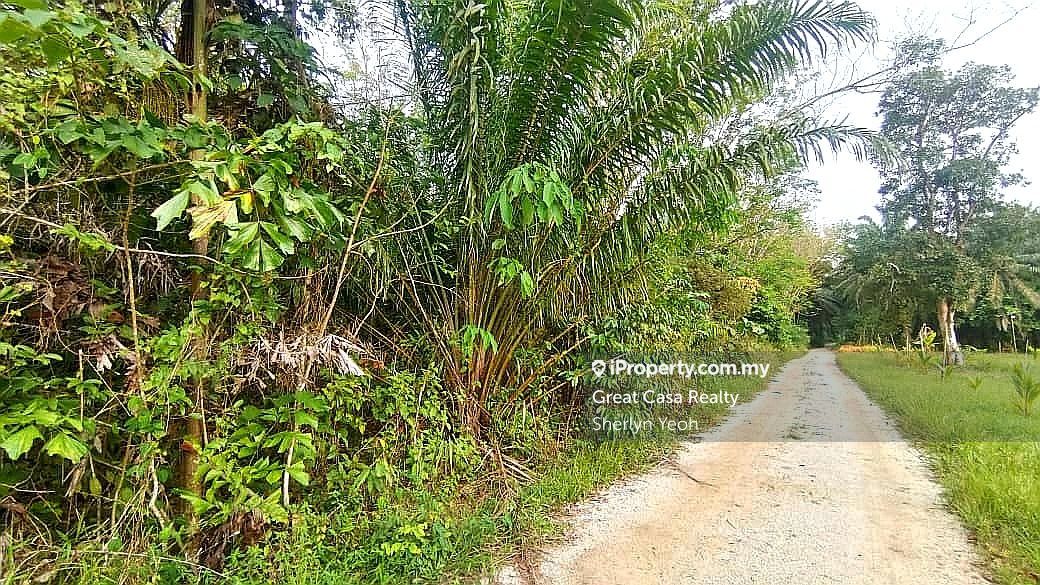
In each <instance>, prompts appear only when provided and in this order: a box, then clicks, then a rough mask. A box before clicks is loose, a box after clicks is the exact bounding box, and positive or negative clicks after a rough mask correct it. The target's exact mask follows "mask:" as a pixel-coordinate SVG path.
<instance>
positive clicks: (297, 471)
mask: <svg viewBox="0 0 1040 585" xmlns="http://www.w3.org/2000/svg"><path fill="white" fill-rule="evenodd" d="M286 471H288V472H289V477H291V478H293V479H294V480H296V483H298V484H300V485H304V486H305V485H310V483H311V476H310V475H309V474H308V473H307V472H306V471H305V470H304V469H303V463H293V464H292V465H290V466H289V467H287V468H286Z"/></svg>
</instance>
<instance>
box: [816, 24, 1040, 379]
mask: <svg viewBox="0 0 1040 585" xmlns="http://www.w3.org/2000/svg"><path fill="white" fill-rule="evenodd" d="M944 49H945V46H944V44H943V43H942V42H941V41H935V40H927V39H912V40H908V41H905V42H903V43H902V45H901V46H900V50H899V53H898V54H897V56H896V58H895V61H896V63H897V64H898V65H899V69H898V75H896V76H895V77H894V78H893V79H892V80H891V82H890V83H888V84H887V85H885V86H884V87H883V90H884V91H883V93H882V95H881V100H880V109H881V112H880V113H881V114H882V116H883V122H882V134H883V135H884V137H885V138H886V139H887V140H888V141H889V143H890V144H891V145H893V147H894V148H895V149H896V150H897V151H898V152H899V155H900V156H899V159H900V160H901V161H902V163H901V164H899V165H886V166H882V167H881V169H882V175H883V178H884V184H883V185H882V188H881V195H882V201H881V205H880V206H879V207H878V210H879V211H880V214H881V221H880V222H879V223H878V222H874V221H872V220H870V221H865V222H861V223H858V224H856V225H852V226H846V227H845V229H844V230H843V233H841V234H840V235H839V242H838V247H839V249H838V251H837V254H836V255H835V257H834V258H833V259H832V266H831V267H828V268H833V269H832V270H829V274H828V275H827V278H826V285H827V286H826V288H825V290H823V291H821V292H820V294H818V295H817V309H818V311H817V312H816V319H815V322H814V336H815V337H817V341H819V342H822V341H825V340H826V339H828V338H831V339H837V340H846V341H857V342H859V343H885V344H892V345H896V346H908V345H909V344H910V343H911V341H912V340H914V339H918V338H919V335H918V334H919V331H920V328H921V327H922V326H928V327H930V328H933V329H934V330H935V331H937V332H938V333H939V335H940V337H941V339H942V341H943V346H944V355H945V361H946V362H948V363H953V364H963V362H964V356H963V353H962V351H961V347H960V345H961V341H967V343H969V344H970V345H972V346H975V347H988V348H992V349H1013V350H1016V351H1017V350H1025V349H1026V348H1028V347H1030V346H1032V347H1036V346H1037V343H1038V342H1040V330H1038V329H1037V326H1038V325H1040V321H1038V317H1040V313H1038V311H1037V309H1038V308H1040V293H1037V292H1036V286H1037V284H1038V281H1037V278H1036V274H1037V271H1038V268H1037V263H1036V260H1037V258H1040V256H1038V255H1037V253H1038V251H1040V249H1038V246H1040V213H1038V212H1037V211H1036V210H1034V209H1031V208H1028V207H1024V206H1022V205H1018V204H1014V203H1010V202H1007V201H1006V200H1005V197H1004V193H1005V190H1006V189H1007V187H1009V186H1011V185H1015V184H1018V183H1021V182H1022V181H1024V180H1025V179H1024V177H1023V176H1022V175H1021V174H1020V173H1018V172H1014V171H1013V170H1012V169H1009V168H1008V165H1009V162H1010V160H1011V155H1012V154H1013V153H1014V152H1015V145H1014V143H1013V141H1012V140H1011V138H1010V131H1011V130H1012V128H1013V127H1014V125H1015V123H1016V122H1018V121H1019V120H1021V119H1022V117H1023V116H1025V115H1027V114H1029V113H1031V112H1033V111H1034V109H1035V108H1036V104H1037V100H1038V99H1040V98H1038V95H1040V94H1038V89H1037V88H1019V87H1015V86H1014V85H1013V83H1012V82H1013V78H1012V75H1011V72H1010V70H1009V69H1008V68H1007V67H1003V66H992V65H980V64H976V63H969V64H967V65H965V66H963V67H962V68H960V69H959V70H957V71H948V70H945V69H943V68H942V66H941V64H940V63H941V56H942V55H943V52H944ZM958 320H960V323H959V324H958ZM958 327H960V335H958Z"/></svg>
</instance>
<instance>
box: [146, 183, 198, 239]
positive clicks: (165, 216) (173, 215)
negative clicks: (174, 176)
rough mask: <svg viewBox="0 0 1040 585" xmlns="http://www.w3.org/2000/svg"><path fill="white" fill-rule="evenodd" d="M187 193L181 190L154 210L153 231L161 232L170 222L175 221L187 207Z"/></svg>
mask: <svg viewBox="0 0 1040 585" xmlns="http://www.w3.org/2000/svg"><path fill="white" fill-rule="evenodd" d="M188 200H189V195H188V191H187V190H184V189H181V190H180V191H178V192H177V194H176V195H174V196H173V197H170V198H169V199H167V200H166V202H165V203H163V204H162V205H160V206H159V207H157V208H155V211H153V212H152V217H154V218H155V229H157V230H159V231H162V230H163V229H165V228H166V226H168V225H170V222H171V221H173V220H175V219H177V218H178V217H180V216H181V214H183V213H184V209H185V208H187V207H188Z"/></svg>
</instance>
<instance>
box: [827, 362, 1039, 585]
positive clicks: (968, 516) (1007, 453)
mask: <svg viewBox="0 0 1040 585" xmlns="http://www.w3.org/2000/svg"><path fill="white" fill-rule="evenodd" d="M967 361H968V365H967V366H966V367H963V368H958V369H956V370H954V371H953V372H951V373H949V374H948V375H947V376H946V379H945V380H943V379H941V377H940V375H939V373H937V372H936V371H935V370H933V369H925V368H924V367H923V366H920V365H912V364H911V363H908V361H907V360H906V359H905V358H903V357H901V356H899V355H898V354H894V353H840V354H838V363H839V365H840V366H841V368H842V369H843V370H844V371H845V372H846V373H847V374H849V376H851V377H852V378H853V379H854V380H855V381H856V382H857V383H859V385H860V386H861V387H862V388H863V389H864V391H866V392H867V394H868V395H870V397H871V398H873V399H874V400H875V401H876V402H878V403H879V404H880V405H881V406H882V407H883V408H884V409H885V410H886V411H887V412H889V413H890V414H892V415H893V416H895V417H896V419H897V420H898V423H899V425H900V427H901V428H902V430H903V432H904V433H905V434H906V435H907V436H908V437H910V438H912V439H914V440H917V441H920V445H921V446H922V448H923V449H924V451H925V452H926V453H927V455H928V456H929V459H930V461H931V462H932V466H933V468H934V469H935V471H936V474H937V475H938V477H939V480H940V481H941V483H942V485H943V487H944V488H945V492H946V497H947V500H948V502H949V504H950V506H951V507H952V508H953V510H954V511H956V512H957V514H959V515H960V516H961V518H963V519H964V521H965V523H966V524H967V525H968V526H969V527H970V528H971V529H972V530H973V531H974V533H975V534H976V536H977V539H978V542H979V544H980V546H981V547H982V548H983V549H984V550H985V552H986V555H987V558H988V559H989V561H990V567H991V571H992V573H993V576H994V577H995V578H996V580H997V581H998V582H999V583H1001V584H1005V585H1024V584H1027V583H1029V584H1032V583H1036V579H1037V574H1038V573H1040V442H1037V440H1036V438H1037V437H1040V413H1036V412H1033V413H1032V414H1031V415H1030V416H1026V415H1024V414H1023V412H1022V411H1021V409H1020V406H1019V405H1018V404H1017V403H1018V401H1019V395H1018V393H1017V392H1016V389H1015V384H1014V383H1013V381H1012V372H1013V370H1012V368H1013V367H1014V366H1015V365H1016V364H1022V365H1024V366H1025V367H1026V368H1027V372H1028V371H1030V370H1031V371H1032V373H1033V374H1032V375H1033V376H1035V375H1036V373H1040V362H1037V361H1036V360H1034V359H1032V358H1029V357H1023V356H1020V355H1007V354H982V353H976V354H969V355H968V360H967Z"/></svg>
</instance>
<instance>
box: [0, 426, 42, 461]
mask: <svg viewBox="0 0 1040 585" xmlns="http://www.w3.org/2000/svg"><path fill="white" fill-rule="evenodd" d="M42 438H43V435H41V434H40V430H39V429H37V428H36V427H34V426H27V427H22V428H21V429H20V430H18V431H17V432H15V433H13V434H11V435H8V437H7V439H6V440H4V442H3V443H0V449H3V450H4V451H6V452H7V456H8V457H10V458H11V459H14V460H17V459H18V458H19V457H21V456H22V455H24V454H25V453H27V452H28V451H29V449H32V446H33V443H34V442H36V439H42Z"/></svg>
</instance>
